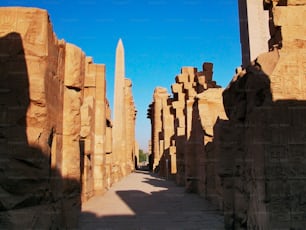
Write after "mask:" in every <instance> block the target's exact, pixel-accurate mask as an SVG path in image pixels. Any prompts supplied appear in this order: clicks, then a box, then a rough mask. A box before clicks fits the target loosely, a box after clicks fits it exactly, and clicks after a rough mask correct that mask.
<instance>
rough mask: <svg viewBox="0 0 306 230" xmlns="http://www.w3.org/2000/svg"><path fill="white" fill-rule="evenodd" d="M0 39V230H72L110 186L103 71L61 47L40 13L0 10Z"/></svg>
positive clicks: (64, 45)
mask: <svg viewBox="0 0 306 230" xmlns="http://www.w3.org/2000/svg"><path fill="white" fill-rule="evenodd" d="M0 36H1V37H0V54H1V55H0V77H1V82H0V94H1V97H0V157H1V158H0V174H1V176H0V210H1V213H0V223H1V227H3V228H6V229H21V228H26V229H46V228H50V229H58V228H67V229H74V228H77V223H78V220H77V219H78V215H79V212H80V208H81V202H82V201H83V202H84V201H86V200H88V199H89V198H90V197H92V196H93V195H96V194H101V193H103V192H105V191H106V189H108V188H109V187H110V186H111V184H112V183H113V181H114V179H113V177H112V166H113V160H112V154H111V152H112V122H111V115H110V114H111V112H110V108H109V103H108V101H107V99H106V81H105V65H103V64H94V63H93V60H92V58H90V57H86V56H85V54H84V52H83V51H82V50H81V49H80V48H78V47H76V46H75V45H73V44H69V43H66V42H65V41H63V40H58V39H57V38H56V36H55V34H54V32H53V29H52V25H51V22H50V21H49V16H48V13H47V12H46V11H45V10H41V9H36V8H18V7H16V8H13V7H12V8H11V7H8V8H0ZM126 94H127V95H128V101H127V102H128V103H129V105H130V107H126V108H127V111H129V112H130V113H129V117H128V118H127V120H126V121H129V123H128V124H129V130H130V131H129V136H128V137H129V138H131V140H130V141H131V142H130V143H129V154H132V153H134V152H133V151H135V149H134V148H135V147H134V141H135V139H134V135H135V132H134V131H133V129H134V126H135V108H134V107H133V106H134V104H133V103H132V100H131V98H132V95H131V91H127V92H126ZM130 108H132V109H130ZM131 111H133V112H134V113H133V114H132V112H131ZM123 119H126V118H125V117H124V118H123ZM130 121H132V122H130ZM131 158H132V160H130V161H129V162H128V165H129V167H130V168H131V167H132V165H133V164H132V162H133V157H131Z"/></svg>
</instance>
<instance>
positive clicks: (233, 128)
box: [214, 1, 306, 229]
mask: <svg viewBox="0 0 306 230" xmlns="http://www.w3.org/2000/svg"><path fill="white" fill-rule="evenodd" d="M265 2H266V5H265V7H266V9H267V10H269V13H270V15H271V16H272V17H271V18H272V21H271V22H270V33H271V40H270V41H271V42H272V43H274V44H275V46H274V49H273V50H271V51H270V52H268V53H263V54H261V55H259V56H258V58H257V59H256V60H254V62H253V63H251V64H250V65H249V66H248V67H247V68H246V69H244V70H242V69H239V70H237V74H236V75H235V77H234V78H233V80H232V82H231V83H230V84H229V86H228V87H227V89H225V91H224V93H223V102H224V108H225V111H226V114H227V116H228V118H229V120H219V121H218V122H217V123H216V124H215V127H214V133H215V138H214V143H215V144H216V146H217V149H216V155H217V156H218V158H219V161H218V162H219V163H218V164H217V170H218V174H219V175H220V176H221V180H222V181H223V186H221V188H222V189H221V190H220V191H221V197H222V199H223V205H224V207H223V208H224V214H225V224H226V228H227V229H233V228H234V229H240V228H247V229H303V228H304V226H305V210H306V209H305V202H304V198H303V197H304V193H305V186H306V183H305V178H306V173H305V168H306V167H305V166H306V165H305V135H304V133H305V132H304V123H305V119H304V117H305V112H306V110H305V108H306V107H305V89H304V79H305V77H306V74H305V73H306V65H305V60H306V59H305V53H306V52H305V44H306V41H305V37H306V36H305V34H304V31H305V26H304V24H303V19H302V18H303V17H304V15H305V10H306V8H305V7H306V6H305V3H306V2H305V1H273V2H272V1H265ZM217 177H218V175H217Z"/></svg>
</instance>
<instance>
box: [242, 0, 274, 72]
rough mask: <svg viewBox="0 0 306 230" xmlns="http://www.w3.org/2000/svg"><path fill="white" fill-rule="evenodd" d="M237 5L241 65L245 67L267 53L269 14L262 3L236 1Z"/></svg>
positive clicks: (252, 0)
mask: <svg viewBox="0 0 306 230" xmlns="http://www.w3.org/2000/svg"><path fill="white" fill-rule="evenodd" d="M238 5H239V19H240V20H239V22H240V43H241V50H242V64H243V66H244V67H246V66H247V65H248V64H249V63H250V61H252V60H255V58H256V57H257V56H258V55H259V54H261V53H264V52H268V51H269V46H268V41H269V38H270V34H269V14H268V12H267V11H264V8H263V1H258V0H238Z"/></svg>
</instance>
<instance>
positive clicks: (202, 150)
mask: <svg viewBox="0 0 306 230" xmlns="http://www.w3.org/2000/svg"><path fill="white" fill-rule="evenodd" d="M212 75H213V65H212V63H208V62H205V63H204V64H203V70H202V71H199V72H198V71H197V69H196V68H194V67H183V68H182V70H181V74H179V75H178V76H176V78H175V80H176V83H175V84H173V85H172V92H173V97H172V98H170V95H169V94H168V93H167V90H166V89H164V88H161V87H158V88H156V89H155V91H154V96H153V103H152V104H151V105H150V107H149V110H148V118H150V119H151V123H152V157H151V162H150V165H151V169H153V170H155V171H158V172H159V174H160V175H161V176H164V177H168V176H169V175H175V178H176V182H177V184H179V185H185V187H186V190H187V191H189V192H198V193H200V194H202V195H204V196H206V197H207V198H209V199H211V200H213V201H214V202H215V203H217V204H219V198H216V196H215V194H216V191H215V190H216V183H218V182H216V181H215V177H211V176H213V175H215V161H216V159H215V156H214V152H213V149H214V147H213V145H212V137H213V125H214V123H215V121H216V120H217V118H218V117H221V118H224V117H225V113H224V110H223V107H222V89H221V88H220V87H219V86H217V85H216V82H215V81H213V79H212ZM211 178H212V179H211Z"/></svg>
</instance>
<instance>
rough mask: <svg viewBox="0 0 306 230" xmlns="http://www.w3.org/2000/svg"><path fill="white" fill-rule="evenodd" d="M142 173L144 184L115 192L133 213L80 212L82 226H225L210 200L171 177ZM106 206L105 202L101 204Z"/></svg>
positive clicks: (169, 227)
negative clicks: (185, 188)
mask: <svg viewBox="0 0 306 230" xmlns="http://www.w3.org/2000/svg"><path fill="white" fill-rule="evenodd" d="M139 173H141V174H142V184H143V188H144V189H143V190H146V189H145V187H148V186H150V187H151V188H152V192H148V191H146V192H144V191H143V190H142V188H141V187H137V189H132V190H125V189H124V188H121V187H120V188H117V189H116V191H115V192H116V194H117V195H118V197H120V199H121V200H122V201H124V203H125V204H126V205H127V206H128V207H129V208H130V209H131V210H132V211H133V213H134V215H111V214H110V215H107V216H106V215H105V216H97V215H96V214H94V213H92V212H83V213H82V214H81V221H80V228H81V229H223V216H222V215H221V213H220V212H219V211H218V210H217V209H216V207H214V206H212V205H211V204H210V203H209V202H208V201H206V200H205V199H203V198H200V197H199V196H198V195H196V194H190V193H185V192H184V188H182V187H178V186H176V185H175V184H174V182H172V181H167V180H164V179H161V178H159V177H157V176H155V175H154V174H151V173H148V172H140V171H138V172H135V174H139ZM101 208H103V204H101Z"/></svg>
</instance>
